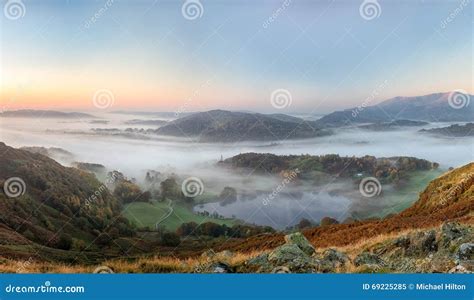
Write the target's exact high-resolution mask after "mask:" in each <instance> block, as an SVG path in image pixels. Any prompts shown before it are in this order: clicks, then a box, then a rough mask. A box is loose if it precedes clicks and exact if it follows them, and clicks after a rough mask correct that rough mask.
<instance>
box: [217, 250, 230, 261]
mask: <svg viewBox="0 0 474 300" xmlns="http://www.w3.org/2000/svg"><path fill="white" fill-rule="evenodd" d="M216 256H217V257H219V258H223V259H230V258H232V257H234V252H232V251H229V250H224V251H221V252H219V253H217V254H216Z"/></svg>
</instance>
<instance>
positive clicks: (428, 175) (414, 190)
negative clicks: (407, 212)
mask: <svg viewBox="0 0 474 300" xmlns="http://www.w3.org/2000/svg"><path fill="white" fill-rule="evenodd" d="M441 174H443V171H441V170H439V169H434V170H429V171H414V172H410V175H409V178H408V180H407V183H406V185H404V186H403V187H401V188H400V189H396V190H390V191H387V192H384V195H383V201H384V202H385V203H387V206H388V207H387V208H385V209H383V210H381V211H379V212H378V213H376V214H371V215H358V216H360V217H361V218H362V219H365V218H372V217H377V218H383V217H385V216H386V215H388V214H391V213H399V212H401V211H403V210H404V209H407V208H408V207H410V206H411V205H413V203H414V202H415V201H416V199H418V196H419V194H420V193H421V192H423V189H424V188H425V187H426V186H427V185H428V184H429V183H430V182H431V181H432V180H434V179H436V178H437V177H438V176H440V175H441Z"/></svg>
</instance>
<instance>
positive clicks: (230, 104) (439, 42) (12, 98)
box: [0, 0, 474, 114]
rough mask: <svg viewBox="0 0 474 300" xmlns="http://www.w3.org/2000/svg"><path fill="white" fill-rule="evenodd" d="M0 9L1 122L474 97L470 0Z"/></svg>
mask: <svg viewBox="0 0 474 300" xmlns="http://www.w3.org/2000/svg"><path fill="white" fill-rule="evenodd" d="M0 3H1V5H2V6H3V14H1V16H0V25H1V26H0V42H1V44H0V59H1V60H0V62H1V70H0V84H1V85H0V86H1V90H0V101H1V106H2V110H8V109H22V108H36V109H46V108H47V109H57V110H60V109H61V110H85V111H89V110H97V109H104V110H121V109H130V110H153V111H179V112H185V111H203V110H208V109H217V108H220V109H231V110H248V111H260V112H304V113H314V114H318V113H327V112H330V111H333V110H337V109H341V108H349V107H354V106H358V105H361V104H362V103H364V102H366V101H367V99H373V100H372V101H373V102H378V101H382V100H385V99H388V98H391V97H395V96H416V95H425V94H430V93H435V92H447V91H452V90H458V89H461V90H464V91H467V92H469V93H471V94H473V92H474V90H473V82H474V80H473V75H472V70H473V61H472V56H473V21H472V20H473V18H472V11H473V10H472V8H473V7H472V6H473V4H472V2H471V1H470V0H461V1H441V0H439V1H428V0H424V1H422V0H420V1H415V0H410V1H408V0H406V1H382V0H378V1H375V0H366V1H357V0H353V1H349V0H345V1H335V0H321V1H316V0H313V1H310V0H300V1H297V0H286V1H276V0H275V1H269V0H268V1H262V0H241V1H236V0H221V1H211V0H200V1H197V0H187V1H155V0H150V1H149V0H137V1H119V0H108V1H107V0H101V1H92V0H90V1H88V0H85V1H73V0H57V1H52V0H43V1H34V0H32V1H28V0H8V1H7V0H2V1H1V2H0ZM13 4H20V5H18V6H17V7H16V8H18V10H17V11H16V12H15V11H14V10H13V8H15V7H13ZM193 8H195V9H196V10H194V11H193ZM371 9H372V10H371ZM18 12H19V14H18ZM193 12H197V14H193ZM15 13H16V14H15ZM278 95H283V96H281V97H283V98H279V99H278V100H276V99H277V98H278ZM279 101H280V102H279ZM281 101H283V103H282V102H281Z"/></svg>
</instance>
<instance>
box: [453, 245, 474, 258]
mask: <svg viewBox="0 0 474 300" xmlns="http://www.w3.org/2000/svg"><path fill="white" fill-rule="evenodd" d="M456 256H457V257H458V258H459V259H462V260H473V259H474V243H464V244H461V246H459V249H458V252H457V254H456Z"/></svg>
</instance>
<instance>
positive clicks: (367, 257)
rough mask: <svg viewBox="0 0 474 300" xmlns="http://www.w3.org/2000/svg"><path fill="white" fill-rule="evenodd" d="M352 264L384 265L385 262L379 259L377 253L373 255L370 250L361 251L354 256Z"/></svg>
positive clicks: (357, 265)
mask: <svg viewBox="0 0 474 300" xmlns="http://www.w3.org/2000/svg"><path fill="white" fill-rule="evenodd" d="M354 265H355V266H356V267H359V266H362V265H380V266H384V265H385V262H384V261H383V259H381V258H380V257H379V256H378V255H375V254H373V253H370V252H362V253H360V254H359V255H357V256H356V258H355V259H354Z"/></svg>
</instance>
